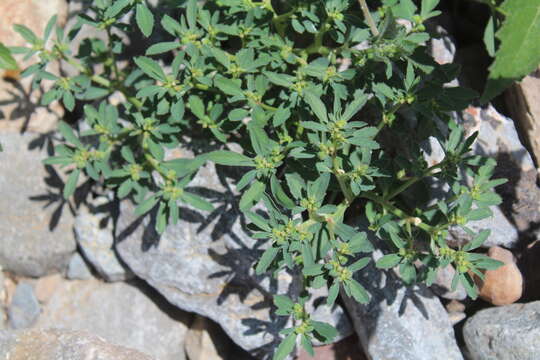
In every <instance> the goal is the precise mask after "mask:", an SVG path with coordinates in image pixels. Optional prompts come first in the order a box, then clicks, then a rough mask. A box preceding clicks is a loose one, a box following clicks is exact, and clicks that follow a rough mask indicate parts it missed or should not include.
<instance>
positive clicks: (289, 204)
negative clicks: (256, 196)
mask: <svg viewBox="0 0 540 360" xmlns="http://www.w3.org/2000/svg"><path fill="white" fill-rule="evenodd" d="M270 189H271V190H272V194H273V195H274V196H275V198H276V199H277V200H278V201H279V202H280V204H281V205H283V206H284V207H285V208H287V209H293V208H294V207H295V206H296V204H295V203H294V201H292V200H291V198H290V197H289V196H288V195H287V194H286V193H285V191H284V190H283V187H281V184H280V182H279V180H278V179H277V178H276V176H275V175H272V177H271V178H270Z"/></svg>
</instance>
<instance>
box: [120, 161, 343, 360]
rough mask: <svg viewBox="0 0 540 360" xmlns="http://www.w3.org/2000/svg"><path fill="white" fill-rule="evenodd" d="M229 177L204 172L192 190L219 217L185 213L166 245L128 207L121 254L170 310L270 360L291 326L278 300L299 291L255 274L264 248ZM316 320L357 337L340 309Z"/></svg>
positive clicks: (285, 277)
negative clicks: (210, 324) (274, 309)
mask: <svg viewBox="0 0 540 360" xmlns="http://www.w3.org/2000/svg"><path fill="white" fill-rule="evenodd" d="M240 175H241V174H240ZM227 177H234V178H239V174H236V173H226V172H225V170H223V168H221V169H218V171H216V168H215V166H214V165H213V164H208V165H206V166H205V167H203V168H202V169H201V170H200V171H199V173H198V175H197V176H196V177H195V178H194V180H193V181H192V183H191V184H190V186H191V190H192V191H195V192H197V193H199V194H200V195H201V196H205V197H207V198H209V199H210V200H211V201H212V202H213V203H214V206H215V207H216V210H215V211H214V212H213V213H211V214H210V215H202V214H200V213H199V212H197V211H194V210H193V209H190V208H187V207H183V205H182V206H181V207H180V214H181V217H182V220H181V221H180V222H179V223H178V224H177V225H170V226H168V227H167V229H166V230H165V232H164V233H163V234H162V236H161V237H160V236H158V234H157V233H156V231H155V230H154V215H153V214H151V215H147V216H145V217H144V218H142V219H137V218H136V217H135V216H134V214H133V205H131V204H130V203H129V202H126V201H124V202H122V203H121V209H120V212H119V214H120V216H119V219H118V224H117V245H116V248H117V251H118V254H119V255H120V257H121V258H122V260H123V261H124V262H125V263H126V264H127V265H128V266H129V268H130V269H132V270H133V272H134V273H135V274H136V275H137V276H138V277H140V278H142V279H144V280H146V281H147V282H148V283H149V284H150V285H151V286H153V287H154V288H156V289H157V290H158V291H159V292H160V293H162V294H163V295H164V296H165V297H166V298H167V299H168V300H169V301H170V302H171V303H172V304H174V305H176V306H178V307H180V308H181V309H183V310H186V311H189V312H195V313H197V314H200V315H202V316H205V317H208V318H210V319H212V320H213V321H215V322H217V323H219V324H220V325H221V327H222V328H223V329H224V330H225V332H226V333H227V335H229V337H231V339H232V340H233V341H234V342H235V343H237V344H238V345H239V346H240V347H242V348H243V349H245V350H246V351H249V352H251V353H252V354H254V355H256V356H259V357H262V356H267V355H268V354H269V353H271V352H272V351H273V349H274V348H275V346H276V344H277V343H278V341H280V337H279V335H278V332H279V331H281V330H282V329H283V327H284V326H286V324H285V322H286V319H284V318H280V317H274V316H273V315H272V314H271V309H270V306H271V301H272V300H271V299H272V294H276V293H279V294H283V293H289V294H294V293H295V292H296V291H298V283H297V282H296V281H293V277H292V276H291V275H289V274H286V273H282V274H281V275H280V277H279V278H278V279H277V280H275V279H270V277H269V274H264V275H261V276H256V275H255V273H254V269H253V267H254V264H255V263H256V261H257V260H258V259H259V257H260V255H261V254H262V252H263V250H264V248H263V247H262V246H261V242H260V241H257V240H254V239H252V238H251V236H250V235H249V233H247V232H246V231H247V230H246V229H245V227H244V226H243V225H242V224H245V222H246V221H245V219H244V218H243V216H242V215H241V213H240V212H239V211H238V210H237V207H236V202H237V201H238V200H237V195H236V194H234V193H233V192H232V191H231V190H229V189H230V185H229V184H228V183H227ZM317 320H321V321H327V322H329V323H332V324H334V325H335V326H337V328H338V329H339V331H340V338H342V337H344V336H348V335H349V334H350V333H351V326H350V323H349V320H348V319H347V316H346V315H345V313H344V311H343V309H342V308H341V307H339V306H336V307H335V308H334V309H332V311H331V312H330V313H329V314H327V315H324V317H322V318H317ZM336 340H339V339H336Z"/></svg>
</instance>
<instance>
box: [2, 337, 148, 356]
mask: <svg viewBox="0 0 540 360" xmlns="http://www.w3.org/2000/svg"><path fill="white" fill-rule="evenodd" d="M0 357H1V358H2V359H9V360H152V357H150V356H148V355H145V354H142V353H140V352H138V351H136V350H132V349H128V348H125V347H122V346H117V345H113V344H110V343H108V342H105V341H103V340H102V339H100V338H99V337H97V336H95V335H92V334H89V333H86V332H83V331H65V330H27V331H18V332H8V331H0Z"/></svg>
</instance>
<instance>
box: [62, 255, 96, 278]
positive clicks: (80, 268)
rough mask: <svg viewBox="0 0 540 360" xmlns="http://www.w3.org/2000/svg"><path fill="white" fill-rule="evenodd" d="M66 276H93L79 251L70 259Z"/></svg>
mask: <svg viewBox="0 0 540 360" xmlns="http://www.w3.org/2000/svg"><path fill="white" fill-rule="evenodd" d="M66 277H67V278H68V279H70V280H88V279H90V278H91V277H92V273H91V272H90V269H89V268H88V266H87V265H86V262H85V261H84V259H83V258H82V256H81V255H80V254H79V253H75V254H73V256H72V257H71V260H69V264H68V269H67V272H66Z"/></svg>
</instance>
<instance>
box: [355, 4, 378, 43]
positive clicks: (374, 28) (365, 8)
mask: <svg viewBox="0 0 540 360" xmlns="http://www.w3.org/2000/svg"><path fill="white" fill-rule="evenodd" d="M358 2H359V3H360V7H361V8H362V12H363V13H364V17H365V18H366V21H367V23H368V25H369V28H370V30H371V32H372V33H373V35H374V36H379V30H378V29H377V26H375V21H373V18H372V17H371V13H370V12H369V8H368V6H367V3H366V0H358Z"/></svg>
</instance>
